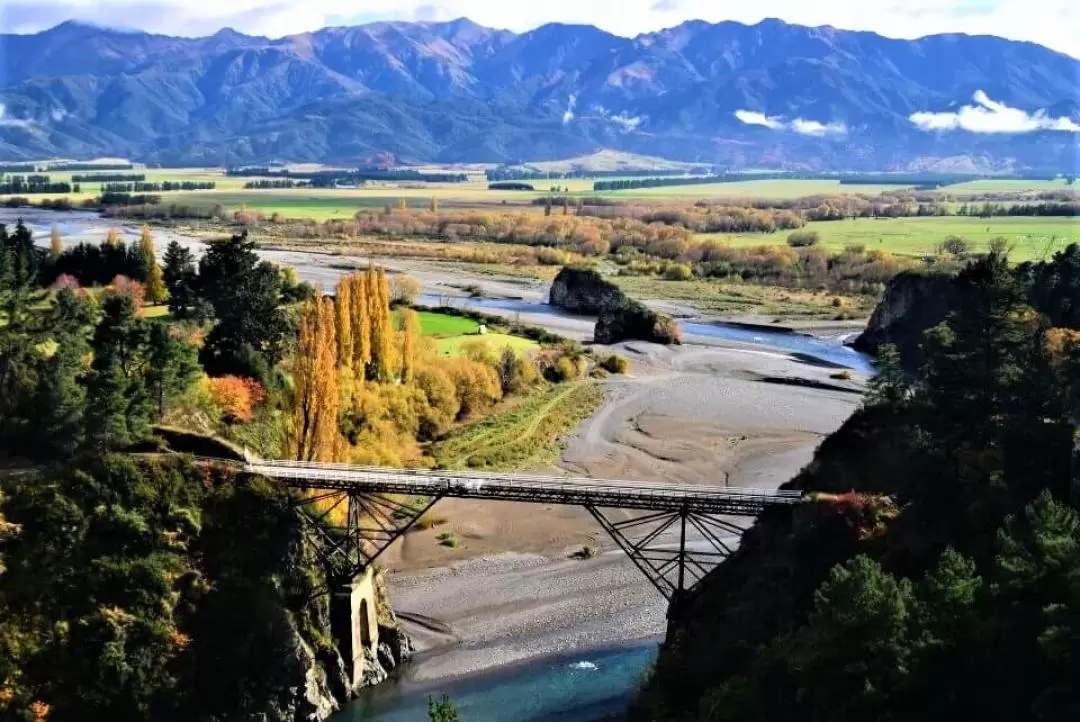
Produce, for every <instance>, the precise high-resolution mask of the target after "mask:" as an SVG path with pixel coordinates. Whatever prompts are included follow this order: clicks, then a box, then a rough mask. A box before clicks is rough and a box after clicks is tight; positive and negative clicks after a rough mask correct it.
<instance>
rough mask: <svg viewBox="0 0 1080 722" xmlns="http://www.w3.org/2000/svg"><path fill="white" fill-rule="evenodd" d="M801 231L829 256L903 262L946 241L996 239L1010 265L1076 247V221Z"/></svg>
mask: <svg viewBox="0 0 1080 722" xmlns="http://www.w3.org/2000/svg"><path fill="white" fill-rule="evenodd" d="M807 228H808V229H809V230H813V231H817V232H818V234H819V235H820V236H821V245H822V246H823V247H824V248H826V249H829V250H832V251H839V250H842V249H843V248H844V246H847V245H851V244H862V245H865V246H866V247H867V249H875V248H878V249H881V250H883V251H888V252H890V253H894V254H897V255H904V256H924V255H930V254H933V253H934V251H935V250H936V248H937V247H938V246H939V245H940V244H941V242H942V241H943V240H945V238H946V237H947V236H961V237H962V238H966V239H967V240H968V241H970V242H971V244H972V246H973V249H974V250H975V251H986V250H988V248H989V242H990V240H991V239H993V238H997V237H998V236H1002V237H1004V238H1005V239H1006V240H1008V241H1009V243H1010V245H1011V246H1012V247H1013V250H1012V252H1011V254H1010V258H1011V259H1012V260H1014V261H1027V260H1033V259H1040V258H1044V257H1047V256H1049V255H1050V254H1052V253H1053V252H1055V251H1059V250H1061V249H1063V248H1064V247H1065V246H1066V245H1068V244H1069V243H1070V242H1080V219H1072V218H1027V217H1012V218H969V217H962V216H945V217H942V218H933V217H926V218H857V219H854V220H847V221H821V222H817V223H809V224H807ZM787 236H788V234H787V233H784V232H781V233H773V234H770V235H761V234H746V235H724V234H716V235H713V236H710V237H714V238H719V239H722V240H724V241H726V242H729V243H731V244H732V245H735V246H758V245H762V244H764V245H783V244H785V243H786V242H787Z"/></svg>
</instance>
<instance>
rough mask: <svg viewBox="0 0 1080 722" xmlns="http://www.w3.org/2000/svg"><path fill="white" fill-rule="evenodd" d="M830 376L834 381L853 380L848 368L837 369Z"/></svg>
mask: <svg viewBox="0 0 1080 722" xmlns="http://www.w3.org/2000/svg"><path fill="white" fill-rule="evenodd" d="M829 378H830V379H832V380H834V381H851V372H850V371H848V370H847V369H844V370H843V371H837V372H836V373H834V374H829Z"/></svg>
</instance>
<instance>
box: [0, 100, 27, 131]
mask: <svg viewBox="0 0 1080 722" xmlns="http://www.w3.org/2000/svg"><path fill="white" fill-rule="evenodd" d="M33 125H34V122H33V121H32V120H23V119H22V118H11V117H9V116H8V114H7V107H6V106H5V105H4V104H3V103H0V128H26V129H28V130H29V129H30V128H31V127H32V126H33Z"/></svg>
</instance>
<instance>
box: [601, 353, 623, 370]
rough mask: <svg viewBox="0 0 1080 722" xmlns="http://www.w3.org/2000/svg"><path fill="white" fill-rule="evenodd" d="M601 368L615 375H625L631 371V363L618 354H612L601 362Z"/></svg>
mask: <svg viewBox="0 0 1080 722" xmlns="http://www.w3.org/2000/svg"><path fill="white" fill-rule="evenodd" d="M600 367H601V368H603V369H604V370H605V371H608V372H609V373H613V374H625V373H626V372H627V371H629V370H630V362H629V361H627V360H626V359H625V358H624V357H622V356H619V355H618V354H611V355H610V356H607V357H606V358H604V360H603V361H601V362H600Z"/></svg>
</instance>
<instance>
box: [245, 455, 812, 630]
mask: <svg viewBox="0 0 1080 722" xmlns="http://www.w3.org/2000/svg"><path fill="white" fill-rule="evenodd" d="M246 469H247V471H249V472H251V473H255V474H259V475H261V476H266V477H269V478H272V479H277V480H279V481H281V482H282V483H284V484H286V485H287V486H289V487H290V488H292V489H295V490H297V491H299V492H300V493H299V494H298V495H297V497H296V502H295V503H296V506H297V508H298V509H299V510H300V511H301V512H302V513H301V514H300V518H301V519H302V520H303V523H304V524H305V525H306V526H307V527H308V528H309V530H310V538H311V539H312V540H314V542H315V545H316V550H317V552H318V554H319V556H320V557H321V558H322V559H323V560H324V562H325V563H326V564H327V565H328V567H329V568H330V569H331V570H332V573H333V574H334V576H338V577H339V578H340V579H346V580H347V579H352V578H353V577H355V576H356V575H358V574H360V573H361V572H363V571H364V570H365V569H366V568H367V567H368V566H369V565H370V564H372V563H373V562H374V561H375V560H377V559H378V558H379V557H380V556H381V555H382V554H383V553H384V552H385V551H386V550H387V549H388V548H389V547H390V546H392V545H393V544H394V542H396V541H397V540H398V539H400V538H401V537H402V536H404V535H405V534H406V533H407V532H408V531H409V530H410V529H412V528H413V527H414V526H415V525H416V524H417V523H418V522H419V521H420V519H421V518H422V517H423V515H424V514H426V513H427V512H428V511H430V510H431V508H432V507H433V506H435V504H437V503H438V502H439V500H441V499H443V498H447V497H453V498H465V499H492V500H502V501H517V502H529V503H538V504H562V505H572V506H581V507H584V508H585V509H586V510H588V512H589V513H590V514H591V515H592V516H593V518H595V519H596V521H597V522H598V523H599V525H600V527H601V528H602V529H603V530H604V531H605V532H606V533H607V534H608V535H609V536H610V537H611V538H612V539H613V540H614V541H615V543H616V544H617V545H618V546H619V548H620V549H622V550H623V551H624V552H625V553H626V554H627V556H629V557H630V559H631V560H632V561H633V562H634V564H635V565H636V566H637V568H638V569H639V570H641V572H642V573H643V574H644V575H645V577H646V578H647V579H648V580H649V581H650V582H651V583H652V584H653V585H654V586H655V587H656V588H657V590H659V592H660V593H661V594H662V595H663V596H664V598H665V599H667V600H668V602H669V604H670V606H669V609H670V610H671V613H675V611H676V610H677V608H678V607H679V606H680V604H679V603H680V602H681V601H683V600H684V599H686V597H687V596H688V595H690V594H692V593H693V592H694V591H695V590H696V589H697V587H698V586H699V585H700V583H701V581H702V579H704V578H705V576H706V575H707V574H708V573H709V572H710V571H711V570H712V569H714V568H715V567H716V566H717V565H718V564H719V563H720V562H722V561H723V560H724V559H725V558H726V557H727V556H728V555H730V553H731V551H732V548H733V546H734V544H733V543H732V542H734V541H735V540H737V539H738V537H739V536H740V535H741V534H742V531H743V528H742V527H741V526H739V525H738V524H737V523H735V521H734V520H733V518H739V517H742V518H749V517H755V516H757V514H759V513H760V512H762V511H763V510H765V509H766V508H769V507H775V506H792V505H795V504H799V503H801V502H802V500H803V497H802V494H801V493H800V492H795V491H781V490H758V489H733V488H715V487H703V486H693V485H685V484H650V483H640V482H630V481H617V480H596V479H567V478H562V477H544V476H521V475H509V474H480V473H475V472H470V473H457V472H447V471H417V470H394V469H381V468H372V467H356V466H347V465H340V464H317V463H303V462H280V461H273V462H263V461H259V462H249V463H248V464H247V466H246Z"/></svg>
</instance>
